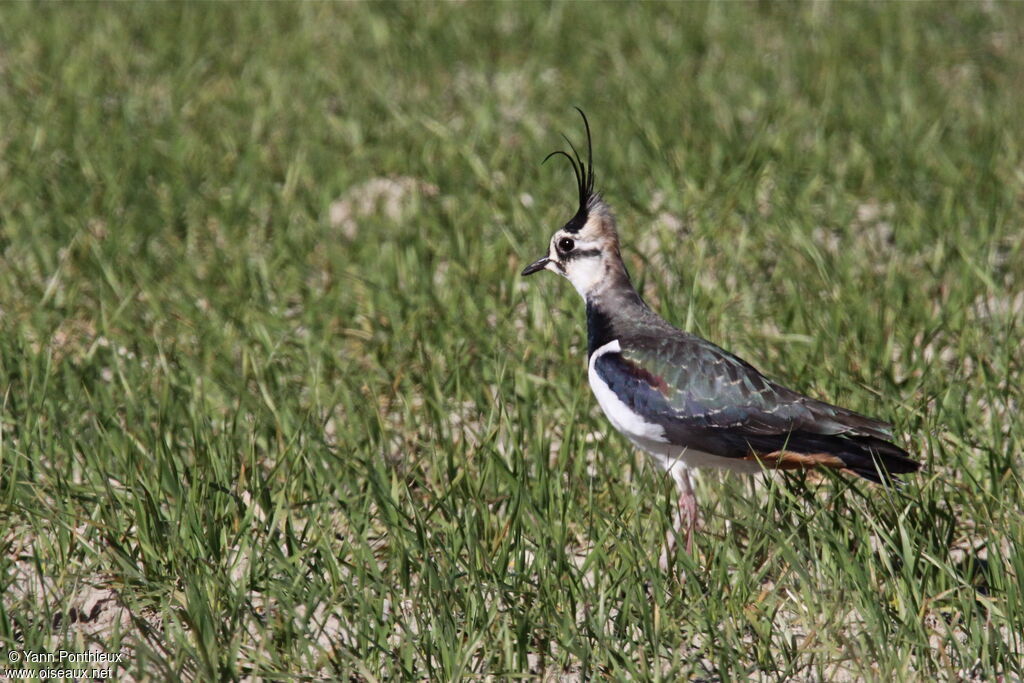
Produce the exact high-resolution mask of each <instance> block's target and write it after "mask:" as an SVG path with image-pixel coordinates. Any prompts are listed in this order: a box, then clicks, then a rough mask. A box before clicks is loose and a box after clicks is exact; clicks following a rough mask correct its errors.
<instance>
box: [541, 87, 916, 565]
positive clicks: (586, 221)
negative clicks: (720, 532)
mask: <svg viewBox="0 0 1024 683" xmlns="http://www.w3.org/2000/svg"><path fill="white" fill-rule="evenodd" d="M576 110H577V111H578V112H579V114H580V116H581V117H582V118H583V125H584V128H585V130H586V138H587V139H586V151H587V159H586V161H584V160H583V159H582V158H581V156H580V154H579V153H578V151H577V149H576V147H575V146H574V145H573V143H572V141H571V140H570V139H569V138H568V137H566V136H564V135H563V138H564V139H565V141H566V142H567V143H568V145H569V148H570V149H571V151H572V154H571V155H570V154H569V153H568V152H566V151H565V150H564V149H559V150H556V151H554V152H551V153H550V154H548V155H547V156H546V157H545V158H544V162H542V163H546V162H547V161H548V160H549V159H552V158H554V157H564V158H565V159H567V160H568V161H569V163H570V164H571V166H572V170H573V174H574V175H575V179H576V189H577V193H578V201H579V203H578V206H577V208H576V213H575V214H574V215H573V216H572V218H570V219H569V220H568V221H567V222H566V223H565V224H564V225H563V226H562V227H560V228H558V230H556V231H555V233H554V235H552V237H551V240H550V243H549V246H548V252H547V254H546V255H545V256H543V257H541V258H539V259H537V260H536V261H534V262H533V263H531V264H530V265H528V266H526V267H525V268H524V269H523V271H522V273H521V275H522V276H523V277H525V276H528V275H532V274H534V273H538V272H540V271H542V270H548V271H551V272H554V273H556V274H558V275H561V276H562V277H564V278H566V279H567V280H569V282H570V283H572V285H573V287H574V288H575V289H576V291H577V292H578V293H579V294H580V296H581V297H583V301H584V304H585V307H586V322H587V379H588V381H589V384H590V388H591V390H592V391H593V394H594V396H595V397H596V398H597V402H598V404H599V405H600V407H601V409H602V411H603V412H604V414H605V416H606V417H607V418H608V420H609V422H611V424H612V426H613V427H614V428H615V429H616V430H617V431H619V432H620V433H622V434H623V435H624V436H625V437H626V438H627V439H628V440H629V441H630V442H631V443H632V444H633V445H635V446H636V447H638V448H639V449H640V450H642V451H644V452H646V453H647V454H648V455H649V456H650V457H651V458H652V459H653V461H654V463H655V464H656V465H657V466H658V467H660V468H661V469H663V470H665V471H666V472H667V473H668V474H669V475H670V476H671V477H672V478H673V479H674V481H675V484H676V487H677V489H678V500H677V502H676V506H677V509H676V510H675V511H674V514H673V522H672V529H671V530H670V531H669V537H668V538H667V539H666V543H665V546H664V552H663V553H662V556H661V560H660V564H661V565H662V566H663V567H666V568H667V566H668V554H669V553H670V552H671V551H672V550H673V549H674V546H675V544H676V539H677V538H679V537H680V536H682V537H683V538H684V539H685V548H686V552H687V554H691V553H692V546H693V535H694V530H695V528H696V526H697V523H698V519H699V508H698V503H697V497H696V494H695V492H694V487H693V481H692V479H691V470H692V469H693V468H716V469H726V470H732V471H737V472H742V473H748V474H755V473H759V472H764V471H765V470H774V469H780V470H789V469H797V470H808V469H816V468H829V469H834V470H840V471H842V472H844V473H848V474H850V475H853V476H855V477H859V478H861V479H866V480H868V481H870V482H874V483H875V484H891V483H894V482H895V480H894V479H893V478H892V477H893V475H904V474H910V473H913V472H916V471H917V470H918V469H919V468H920V466H921V464H920V462H918V461H917V460H915V459H914V458H912V457H911V456H910V455H909V453H908V452H907V451H906V450H904V449H903V448H901V447H900V446H898V445H897V444H896V443H894V437H893V427H892V425H891V424H889V423H888V422H885V421H882V420H879V419H875V418H871V417H867V416H865V415H862V414H859V413H856V412H854V411H852V410H847V409H846V408H841V407H839V406H835V405H832V404H830V403H826V402H824V401H821V400H817V399H815V398H811V397H810V396H806V395H804V394H801V393H799V392H797V391H795V390H793V389H789V388H787V387H785V386H783V385H781V384H779V383H776V382H774V381H772V380H771V379H769V378H768V377H766V376H765V375H763V374H762V373H761V372H760V371H759V370H757V369H756V368H755V367H754V366H753V365H751V364H750V363H748V362H746V361H744V360H743V359H741V358H740V357H738V356H736V355H734V354H732V353H730V352H728V351H726V350H725V349H723V348H721V347H719V346H717V345H716V344H714V343H712V342H710V341H708V340H706V339H703V338H701V337H699V336H697V335H694V334H691V333H689V332H685V331H683V330H680V329H678V328H676V327H674V326H673V325H671V324H670V323H669V322H667V321H666V320H665V319H663V318H662V317H661V316H660V315H658V314H657V313H656V312H655V311H654V310H653V309H652V308H651V307H650V306H649V305H648V304H647V303H646V302H645V301H644V299H643V297H641V295H640V293H639V292H638V291H637V289H636V287H634V285H633V283H632V280H631V279H630V276H629V272H628V271H627V269H626V265H625V263H624V261H623V258H622V253H621V246H620V242H619V233H618V228H617V225H616V219H615V216H614V214H613V212H612V210H611V207H610V206H609V205H608V203H607V202H606V201H605V200H604V199H603V198H602V196H601V195H600V194H599V193H598V192H596V191H595V186H594V165H593V145H592V138H591V133H590V122H589V121H588V120H587V116H586V114H584V113H583V110H581V109H579V108H578V107H577V108H576Z"/></svg>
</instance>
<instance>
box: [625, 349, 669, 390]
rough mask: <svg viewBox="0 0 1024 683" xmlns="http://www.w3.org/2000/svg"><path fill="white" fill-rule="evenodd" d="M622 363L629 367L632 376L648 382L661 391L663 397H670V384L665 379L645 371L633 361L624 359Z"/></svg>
mask: <svg viewBox="0 0 1024 683" xmlns="http://www.w3.org/2000/svg"><path fill="white" fill-rule="evenodd" d="M622 362H623V363H625V364H626V366H628V368H629V373H630V374H631V375H633V376H634V377H636V378H637V379H640V380H643V381H644V382H647V383H648V384H650V385H651V386H652V387H653V388H655V389H657V390H658V391H660V392H661V394H662V395H663V396H668V395H669V393H670V391H669V388H668V382H666V381H665V379H664V378H663V377H658V376H657V375H655V374H654V373H653V372H649V371H647V370H644V369H643V368H642V367H640V366H639V365H637V364H636V363H634V362H633V361H631V360H629V359H628V358H623V359H622Z"/></svg>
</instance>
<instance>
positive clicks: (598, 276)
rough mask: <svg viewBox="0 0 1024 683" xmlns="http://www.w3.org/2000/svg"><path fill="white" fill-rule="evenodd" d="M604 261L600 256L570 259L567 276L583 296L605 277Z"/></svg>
mask: <svg viewBox="0 0 1024 683" xmlns="http://www.w3.org/2000/svg"><path fill="white" fill-rule="evenodd" d="M604 270H605V269H604V263H603V261H602V260H601V259H600V258H596V257H595V258H589V257H588V258H582V259H576V260H574V261H570V262H569V265H568V267H567V268H566V273H565V276H566V277H567V278H569V282H571V283H572V286H573V287H575V288H576V291H577V292H579V293H580V296H582V297H583V298H586V297H587V293H588V292H590V291H591V290H593V289H594V287H596V286H597V284H598V283H599V282H601V280H602V279H603V277H604Z"/></svg>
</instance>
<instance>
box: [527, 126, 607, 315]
mask: <svg viewBox="0 0 1024 683" xmlns="http://www.w3.org/2000/svg"><path fill="white" fill-rule="evenodd" d="M577 111H579V112H580V116H582V117H583V125H584V127H585V128H586V131H587V161H586V162H584V161H583V159H582V158H580V155H579V153H578V152H577V151H576V147H575V146H574V145H573V144H572V142H570V141H569V140H568V138H566V142H568V143H569V148H570V149H571V150H572V155H571V156H570V155H569V154H568V153H567V152H565V151H563V150H558V151H555V152H552V153H551V154H549V155H548V156H547V157H546V158H545V159H544V161H547V160H548V159H550V158H551V157H554V156H564V157H565V158H566V159H568V160H569V163H570V164H571V165H572V170H573V173H574V174H575V176H576V186H577V190H578V192H579V206H578V208H577V209H576V214H575V215H574V216H573V217H572V218H571V219H570V220H569V222H567V223H566V224H565V225H563V226H562V227H561V228H559V229H558V230H556V231H555V234H554V235H552V237H551V244H550V246H549V247H548V253H547V255H546V256H544V257H543V258H540V259H537V260H536V261H534V262H533V263H531V264H530V265H528V266H527V267H526V268H524V269H523V273H522V274H523V275H531V274H533V273H536V272H538V271H541V270H550V271H551V272H553V273H558V274H559V275H561V276H563V277H565V278H567V279H568V280H569V282H571V283H572V284H573V286H574V287H575V288H576V291H578V292H579V293H580V295H581V296H582V297H583V298H584V299H586V298H587V296H588V295H589V294H592V293H594V292H596V291H598V290H600V289H602V288H603V287H604V286H606V285H608V284H610V283H612V282H616V281H618V279H619V276H620V275H624V274H625V269H624V267H623V265H622V257H621V256H620V254H619V235H618V232H617V231H616V229H615V217H614V216H613V215H612V212H611V209H609V208H608V205H607V204H605V203H604V200H602V199H601V197H600V196H599V195H598V194H597V193H596V192H595V191H594V167H593V152H592V147H591V142H590V124H589V123H588V122H587V117H586V115H584V114H583V112H582V111H581V110H580V109H577Z"/></svg>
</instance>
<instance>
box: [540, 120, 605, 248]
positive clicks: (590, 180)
mask: <svg viewBox="0 0 1024 683" xmlns="http://www.w3.org/2000/svg"><path fill="white" fill-rule="evenodd" d="M575 109H576V111H578V112H579V113H580V116H582V117H583V127H584V129H585V130H586V131H587V160H586V161H583V159H582V157H580V153H579V152H578V151H576V146H575V145H574V144H572V140H570V139H569V138H568V137H566V136H565V135H562V137H563V138H565V141H566V142H567V143H569V149H571V150H572V155H570V154H569V153H568V152H566V151H565V150H561V149H558V150H555V151H554V152H552V153H551V154H549V155H547V156H546V157H544V161H542V162H541V163H542V164H544V163H547V160H548V159H550V158H551V157H555V156H563V157H565V158H566V159H568V160H569V163H570V164H571V165H572V172H573V174H574V175H575V176H576V187H577V190H578V191H579V200H580V205H579V208H578V209H577V210H576V215H575V216H573V218H572V220H570V221H569V222H568V223H566V224H565V228H563V229H564V230H566V231H568V232H579V230H580V229H581V228H582V227H583V225H584V224H585V223H586V222H587V213H588V206H589V205H590V200H591V199H592V198H593V196H594V148H593V144H592V142H591V138H590V122H589V121H587V115H586V114H584V113H583V110H582V109H580V108H579V107H576V108H575Z"/></svg>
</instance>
